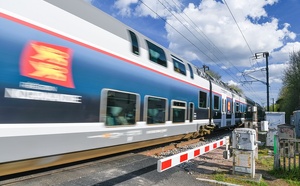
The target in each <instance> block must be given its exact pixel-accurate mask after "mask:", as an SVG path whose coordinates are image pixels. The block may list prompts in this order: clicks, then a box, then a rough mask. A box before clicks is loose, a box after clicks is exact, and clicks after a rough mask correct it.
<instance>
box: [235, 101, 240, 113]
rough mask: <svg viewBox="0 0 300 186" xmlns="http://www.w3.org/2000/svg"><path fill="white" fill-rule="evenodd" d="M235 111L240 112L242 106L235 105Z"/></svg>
mask: <svg viewBox="0 0 300 186" xmlns="http://www.w3.org/2000/svg"><path fill="white" fill-rule="evenodd" d="M235 111H236V112H239V111H240V104H239V103H235Z"/></svg>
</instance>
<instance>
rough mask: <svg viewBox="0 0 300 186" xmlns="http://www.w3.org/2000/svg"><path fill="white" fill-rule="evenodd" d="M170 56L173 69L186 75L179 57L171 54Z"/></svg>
mask: <svg viewBox="0 0 300 186" xmlns="http://www.w3.org/2000/svg"><path fill="white" fill-rule="evenodd" d="M172 57H173V58H172V60H173V64H174V71H175V72H178V73H180V74H182V75H186V70H185V65H184V63H183V62H182V61H181V60H180V59H178V58H176V57H174V56H172Z"/></svg>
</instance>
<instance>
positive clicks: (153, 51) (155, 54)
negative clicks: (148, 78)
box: [146, 40, 167, 67]
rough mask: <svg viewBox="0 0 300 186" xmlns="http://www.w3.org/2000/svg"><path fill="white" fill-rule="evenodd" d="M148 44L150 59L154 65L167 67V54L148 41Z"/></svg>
mask: <svg viewBox="0 0 300 186" xmlns="http://www.w3.org/2000/svg"><path fill="white" fill-rule="evenodd" d="M146 42H147V45H148V51H149V59H150V60H151V61H153V62H154V63H157V64H159V65H162V66H164V67H167V60H166V54H165V52H164V50H163V49H162V48H160V47H158V46H156V45H155V44H153V43H151V42H149V41H147V40H146Z"/></svg>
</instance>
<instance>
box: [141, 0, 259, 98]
mask: <svg viewBox="0 0 300 186" xmlns="http://www.w3.org/2000/svg"><path fill="white" fill-rule="evenodd" d="M158 1H159V2H160V3H161V4H162V5H163V6H164V7H165V8H166V9H167V10H168V11H169V12H170V13H171V14H172V16H173V17H174V18H176V19H177V20H178V21H179V22H180V23H181V24H182V25H183V26H184V27H185V28H186V29H187V30H188V31H189V32H190V33H191V34H192V35H193V36H194V37H195V38H196V39H197V40H199V38H198V37H197V36H195V34H193V33H192V32H191V31H190V30H189V29H188V28H187V27H186V26H185V25H184V24H183V23H182V21H180V20H179V19H178V18H177V17H176V16H175V15H174V14H173V13H172V12H171V11H170V10H169V9H168V8H167V7H166V6H165V5H164V4H163V3H162V2H161V1H160V0H158ZM139 2H140V3H142V4H143V5H145V6H146V7H147V8H148V9H149V10H151V11H152V12H153V13H154V14H155V15H156V16H158V17H159V18H160V19H162V20H163V21H164V22H165V23H166V24H168V25H169V26H170V27H171V28H172V29H174V30H175V31H176V32H177V33H178V34H180V35H181V36H182V37H183V38H185V39H186V40H187V41H188V42H189V43H191V44H192V45H193V46H194V47H195V48H196V49H197V50H199V51H200V52H201V53H202V54H203V55H205V56H206V57H207V58H209V59H210V60H211V61H212V62H214V63H215V64H216V65H218V66H219V67H220V65H219V64H218V63H217V62H216V61H215V60H214V59H212V58H211V57H210V56H208V55H207V54H206V53H204V52H203V51H202V50H201V49H200V48H199V47H198V46H197V45H196V44H195V43H193V42H192V41H191V40H190V39H188V38H187V37H186V36H185V35H184V34H182V33H181V32H180V31H178V30H177V29H176V28H175V27H174V26H172V25H171V24H170V23H168V22H167V21H166V19H165V18H163V17H162V16H160V15H159V14H158V13H157V12H156V11H154V10H153V9H152V8H151V7H149V6H148V5H147V4H146V3H144V2H143V1H142V0H139ZM168 4H169V3H168ZM169 6H170V4H169ZM185 15H186V14H185ZM186 16H187V15H186ZM187 17H188V16H187ZM189 19H190V18H189ZM184 20H185V19H184ZM185 21H186V20H185ZM186 22H187V21H186ZM198 33H199V32H198ZM202 33H203V32H202ZM203 34H204V33H203ZM204 35H205V34H204ZM202 37H203V36H202ZM205 37H207V36H206V35H205ZM207 39H208V40H209V38H208V37H207ZM199 41H200V40H199ZM200 42H201V44H203V43H202V41H200ZM209 42H211V41H210V40H209ZM211 43H212V42H211ZM212 44H213V43H212ZM213 45H214V44H213ZM206 48H207V47H206ZM215 48H217V47H215ZM207 49H208V48H207ZM218 50H219V49H218ZM208 51H209V52H210V53H212V52H211V51H210V50H209V49H208ZM219 51H220V50H219ZM220 52H221V51H220ZM221 53H222V52H221ZM212 54H213V53H212ZM213 55H214V54H213ZM223 55H224V54H223ZM214 56H215V55H214ZM215 57H216V58H217V59H218V60H219V61H220V59H219V58H218V57H217V56H215ZM233 66H234V65H233ZM220 68H221V69H222V67H220ZM235 68H236V67H235ZM224 72H225V73H226V74H228V75H229V76H231V77H232V78H233V79H236V77H235V76H232V75H231V74H229V73H228V72H227V71H226V70H224ZM238 72H240V71H239V70H238ZM240 73H241V72H240ZM237 82H240V80H238V81H237ZM245 88H246V87H245ZM249 90H250V91H253V89H252V87H250V88H249ZM253 93H254V91H253ZM255 97H256V98H257V97H259V96H257V95H256V96H255Z"/></svg>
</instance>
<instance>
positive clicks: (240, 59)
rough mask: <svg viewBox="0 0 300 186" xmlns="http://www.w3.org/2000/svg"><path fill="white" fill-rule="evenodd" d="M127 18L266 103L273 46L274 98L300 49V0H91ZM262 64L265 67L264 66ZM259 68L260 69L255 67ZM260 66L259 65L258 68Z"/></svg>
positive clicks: (196, 63)
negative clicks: (266, 54) (265, 54)
mask: <svg viewBox="0 0 300 186" xmlns="http://www.w3.org/2000/svg"><path fill="white" fill-rule="evenodd" d="M87 1H88V2H91V3H92V4H93V5H94V6H96V7H97V8H99V9H101V10H102V11H105V12H107V13H108V14H110V15H112V16H113V17H115V18H116V19H118V20H120V21H121V22H123V23H125V24H127V25H129V26H130V27H132V28H133V29H135V30H137V31H139V32H141V33H142V34H144V35H146V36H147V37H149V38H150V39H152V40H154V41H156V42H157V43H159V44H161V45H163V46H164V47H166V48H168V49H170V50H171V51H173V52H174V53H176V54H178V55H179V56H181V57H183V58H185V59H187V60H189V61H191V62H192V63H193V64H195V65H197V66H199V67H201V66H202V65H204V64H205V65H208V66H209V67H210V69H212V70H213V71H216V72H218V73H219V74H220V75H221V76H222V80H223V81H224V82H226V83H229V84H235V85H237V86H239V87H240V88H241V89H243V91H244V93H245V94H246V96H248V97H250V98H252V99H253V100H255V101H256V102H257V103H259V104H261V105H264V106H266V102H267V101H266V85H265V84H263V83H261V82H252V83H245V82H246V81H252V80H253V79H252V78H251V77H249V76H248V75H243V74H249V75H251V76H253V77H255V78H256V79H259V80H260V81H263V82H265V81H266V72H265V71H264V70H263V69H264V68H265V65H266V63H265V60H266V59H265V58H260V59H254V58H253V55H254V54H255V53H260V52H269V53H270V56H269V74H270V78H269V81H270V103H272V98H274V99H275V101H276V100H277V98H278V94H279V91H280V88H281V87H282V76H283V72H284V69H285V68H286V67H287V66H288V60H289V55H290V54H291V52H293V51H299V50H300V24H299V21H300V20H299V18H300V11H299V9H300V3H299V1H298V0H87ZM259 69H261V70H259ZM255 70H256V71H255ZM257 70H258V71H257Z"/></svg>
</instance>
